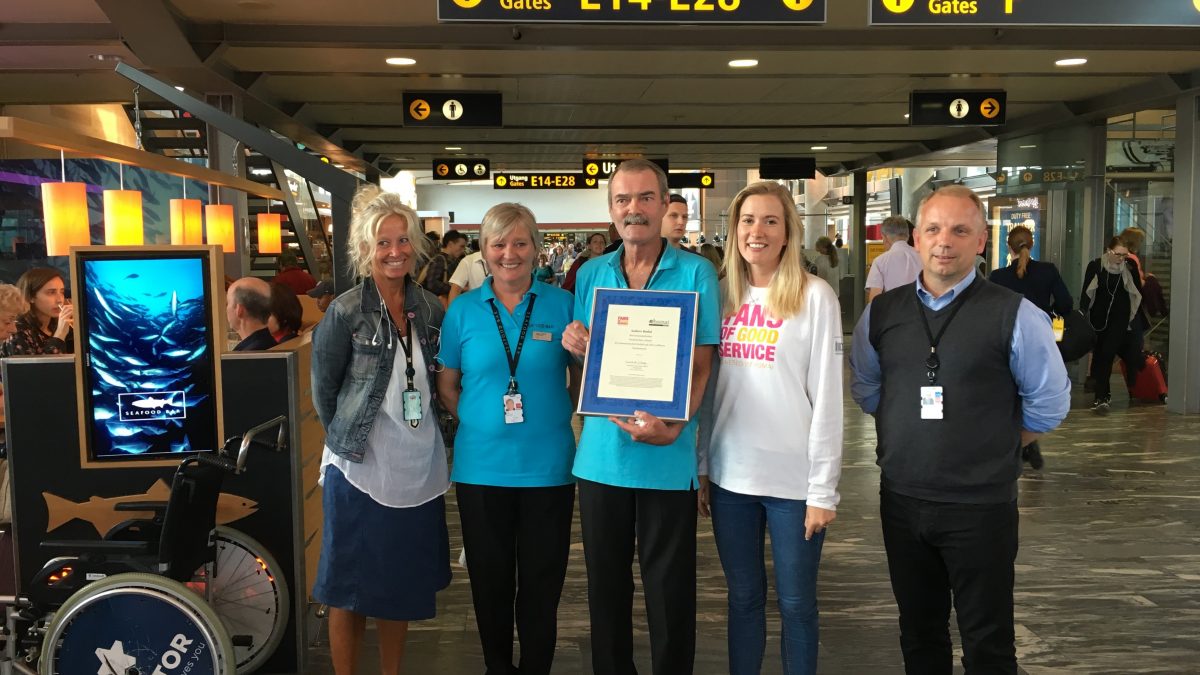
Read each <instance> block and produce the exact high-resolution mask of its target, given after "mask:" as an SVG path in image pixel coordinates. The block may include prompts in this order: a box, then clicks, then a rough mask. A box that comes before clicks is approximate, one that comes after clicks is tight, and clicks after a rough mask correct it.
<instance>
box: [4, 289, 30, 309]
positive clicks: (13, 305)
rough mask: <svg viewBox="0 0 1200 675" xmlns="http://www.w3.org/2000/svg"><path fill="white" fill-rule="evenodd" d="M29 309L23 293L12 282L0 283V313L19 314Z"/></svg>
mask: <svg viewBox="0 0 1200 675" xmlns="http://www.w3.org/2000/svg"><path fill="white" fill-rule="evenodd" d="M27 311H29V303H28V302H26V301H25V294H24V293H22V292H21V289H19V288H17V287H16V286H13V285H12V284H0V313H3V314H12V315H14V316H21V315H22V314H24V313H25V312H27Z"/></svg>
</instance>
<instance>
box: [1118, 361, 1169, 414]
mask: <svg viewBox="0 0 1200 675" xmlns="http://www.w3.org/2000/svg"><path fill="white" fill-rule="evenodd" d="M1144 355H1145V357H1146V363H1145V365H1144V366H1142V369H1141V370H1140V371H1139V372H1138V376H1137V381H1136V382H1134V383H1133V387H1132V388H1130V390H1129V395H1130V396H1132V397H1133V398H1136V399H1141V400H1143V401H1151V402H1153V403H1159V402H1164V403H1165V402H1166V400H1167V378H1166V375H1165V374H1164V373H1163V361H1162V357H1161V356H1160V355H1158V354H1155V353H1153V352H1145V354H1144ZM1121 372H1122V373H1124V372H1125V362H1124V361H1122V362H1121Z"/></svg>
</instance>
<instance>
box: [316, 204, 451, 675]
mask: <svg viewBox="0 0 1200 675" xmlns="http://www.w3.org/2000/svg"><path fill="white" fill-rule="evenodd" d="M351 209H352V210H351V217H350V246H349V248H350V251H349V257H350V262H351V265H352V267H353V269H354V271H355V273H356V274H357V275H359V276H363V277H366V278H365V280H364V281H363V282H362V283H361V284H359V285H358V286H356V287H354V288H353V289H351V290H349V291H347V292H345V293H343V294H341V295H340V296H338V298H337V299H336V300H334V301H333V304H331V305H330V306H329V310H328V311H327V312H326V314H325V318H324V319H322V320H321V322H320V323H318V324H317V327H316V329H315V330H314V331H313V355H312V394H313V405H314V407H315V408H316V412H317V416H318V417H319V418H320V420H321V425H322V426H323V427H324V428H325V450H324V452H323V453H322V455H321V465H320V467H319V474H318V475H320V476H321V483H322V486H323V487H322V489H323V492H322V495H323V496H322V499H323V504H324V526H323V530H322V533H321V556H320V562H319V566H318V568H317V579H316V584H315V586H314V588H313V591H312V594H313V597H314V598H315V599H316V601H317V602H319V603H322V604H325V605H328V606H329V644H330V651H331V653H332V657H333V668H334V672H335V673H336V674H337V675H353V674H354V673H355V672H356V668H357V664H358V652H359V648H360V647H361V645H362V640H363V633H364V631H365V629H366V619H367V617H368V616H370V617H374V618H375V629H376V632H377V633H378V635H377V641H378V643H379V663H380V665H379V670H376V671H373V672H377V673H382V674H383V675H397V673H399V672H400V665H401V661H402V659H403V657H404V643H405V639H406V637H407V634H408V622H409V621H418V620H422V619H431V618H433V617H434V615H435V614H436V613H437V603H436V596H437V592H438V591H440V590H442V589H444V588H445V587H446V586H448V585H449V584H450V539H449V532H448V531H447V529H446V502H445V498H444V496H443V495H445V493H446V490H447V489H448V488H449V486H450V481H449V475H448V468H447V466H446V448H445V446H444V444H443V443H442V436H441V433H440V431H439V430H438V418H437V412H436V410H435V408H434V406H433V387H432V386H431V385H432V382H431V377H432V376H431V375H430V373H431V372H432V368H433V367H434V357H435V356H436V355H437V351H438V336H439V334H440V331H441V327H442V317H443V315H444V312H443V309H442V305H441V303H440V302H438V299H437V297H436V296H434V295H433V294H431V293H429V292H428V291H426V290H425V289H423V288H421V287H420V286H418V285H417V284H416V283H415V282H414V281H413V279H412V270H413V267H414V265H415V264H416V262H417V259H418V258H421V257H425V256H427V255H429V252H430V251H431V250H432V245H431V244H430V242H429V240H428V239H426V238H425V237H423V236H422V235H421V229H420V228H421V221H420V219H419V218H418V217H417V214H416V213H415V212H414V211H413V210H412V209H410V208H409V207H407V206H405V205H404V203H403V202H401V201H400V197H399V195H396V194H392V193H388V192H383V191H381V190H380V189H379V188H378V187H376V186H373V185H369V186H366V187H363V188H361V189H360V190H359V191H358V194H356V195H355V198H354V203H353V204H352V206H351Z"/></svg>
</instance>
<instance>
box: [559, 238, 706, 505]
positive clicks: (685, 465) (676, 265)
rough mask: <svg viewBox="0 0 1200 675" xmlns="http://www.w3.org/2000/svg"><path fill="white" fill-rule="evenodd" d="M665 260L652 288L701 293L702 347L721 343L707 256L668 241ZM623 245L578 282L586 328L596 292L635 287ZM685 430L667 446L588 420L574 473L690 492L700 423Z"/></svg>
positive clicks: (578, 312)
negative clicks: (631, 284) (628, 280)
mask: <svg viewBox="0 0 1200 675" xmlns="http://www.w3.org/2000/svg"><path fill="white" fill-rule="evenodd" d="M663 246H664V247H666V250H664V251H663V255H662V259H661V260H659V262H658V269H656V270H655V271H654V274H653V276H651V277H650V281H649V283H647V284H646V288H647V289H649V290H652V291H696V292H697V293H699V294H700V298H699V311H698V312H697V316H696V344H697V345H718V344H720V343H721V332H720V331H721V305H720V292H719V291H718V288H717V272H716V270H715V269H713V266H712V263H710V262H708V259H706V258H704V257H703V256H698V255H693V254H691V253H685V252H682V251H680V250H679V249H677V248H675V247H673V246H669V245H667V243H666V240H665V239H664V240H663ZM624 250H625V246H624V245H622V246H621V247H620V248H618V249H617V250H615V251H613V252H612V253H609V254H606V255H602V256H600V257H599V258H596V259H595V260H593V261H592V262H589V263H588V264H587V265H584V266H583V267H582V268H580V270H579V276H578V277H577V279H576V282H575V319H576V320H578V321H582V322H583V323H584V325H585V326H589V327H590V325H591V321H592V290H593V289H595V288H629V284H627V283H625V275H624V273H623V272H622V270H621V254H622V253H623V252H624ZM697 419H698V416H693V417H692V419H691V421H689V422H688V423H687V425H685V426H684V428H683V431H682V432H680V434H679V438H677V439H676V440H675V442H674V443H672V444H671V445H667V446H661V445H647V444H645V443H637V442H635V441H634V440H633V439H632V438H631V437H630V436H629V434H627V433H625V432H624V431H621V429H620V428H618V427H617V426H616V425H615V424H613V423H612V422H609V421H608V418H607V417H588V418H586V419H585V420H584V423H583V435H582V436H580V438H579V450H578V452H576V453H575V467H574V469H573V473H574V474H575V475H576V476H577V477H579V478H582V479H584V480H590V481H592V482H594V483H603V484H605V485H615V486H618V487H629V488H648V489H653V490H687V489H688V488H690V487H693V486H694V485H695V484H696V421H697Z"/></svg>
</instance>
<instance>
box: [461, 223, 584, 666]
mask: <svg viewBox="0 0 1200 675" xmlns="http://www.w3.org/2000/svg"><path fill="white" fill-rule="evenodd" d="M479 240H480V245H481V250H482V252H483V257H484V260H486V261H487V263H488V267H489V269H491V271H492V275H491V276H490V277H488V278H487V280H486V281H485V282H484V284H483V286H481V287H479V288H477V289H475V290H472V291H470V292H469V293H466V294H464V295H461V296H459V298H458V299H457V300H455V302H454V304H452V305H450V309H449V311H448V312H447V314H446V319H445V321H444V322H443V323H442V346H441V353H440V355H439V360H440V361H441V364H442V366H443V370H442V372H441V373H439V374H438V393H439V395H440V397H441V401H442V404H443V405H444V406H445V407H446V409H447V410H449V411H450V412H452V413H454V414H455V416H457V417H458V418H459V427H458V436H457V438H456V440H455V444H454V467H453V473H452V475H451V480H453V481H454V483H455V484H456V487H455V490H456V493H457V496H458V510H459V514H460V517H461V518H462V531H463V544H464V545H465V547H466V550H467V571H468V573H469V574H470V577H471V597H472V599H473V600H474V603H475V618H476V622H477V624H478V627H479V639H480V642H481V643H482V645H483V655H484V662H485V664H486V667H487V672H488V673H489V675H494V674H507V673H517V672H520V673H522V675H537V674H548V673H549V672H550V665H551V663H552V662H553V659H554V643H555V640H556V639H557V633H558V622H557V615H558V601H559V597H560V596H561V594H562V586H563V580H564V578H565V577H566V572H567V553H568V549H569V547H570V543H571V515H572V512H573V511H574V508H575V481H574V479H573V478H572V477H571V464H572V462H573V461H574V458H575V435H574V433H573V432H572V430H571V414H572V411H573V410H574V406H573V404H572V401H573V400H574V398H575V397H576V395H577V392H578V383H579V374H580V371H579V368H578V366H576V365H575V363H574V360H573V359H569V358H568V355H567V352H566V351H565V350H564V349H563V348H562V331H563V328H564V327H566V325H567V324H568V323H570V321H571V311H572V303H573V298H572V296H571V294H570V293H568V292H566V291H564V290H562V289H559V288H555V287H553V286H550V285H548V284H545V283H542V282H540V281H534V279H533V267H534V263H535V262H536V261H537V256H538V251H539V250H540V249H541V235H540V234H538V230H537V225H536V222H535V220H534V217H533V214H532V213H531V212H530V211H529V209H527V208H525V207H524V206H521V205H520V204H512V203H504V204H497V205H496V206H494V207H492V208H491V209H490V210H489V211H488V212H487V213H486V214H485V215H484V217H483V224H482V225H481V226H480V231H479ZM568 373H569V374H570V377H569V380H568ZM514 608H515V612H514ZM514 613H515V619H516V626H517V632H518V634H519V635H520V640H521V662H520V664H519V671H518V668H517V667H514V665H513V638H512V635H513V620H514Z"/></svg>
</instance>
